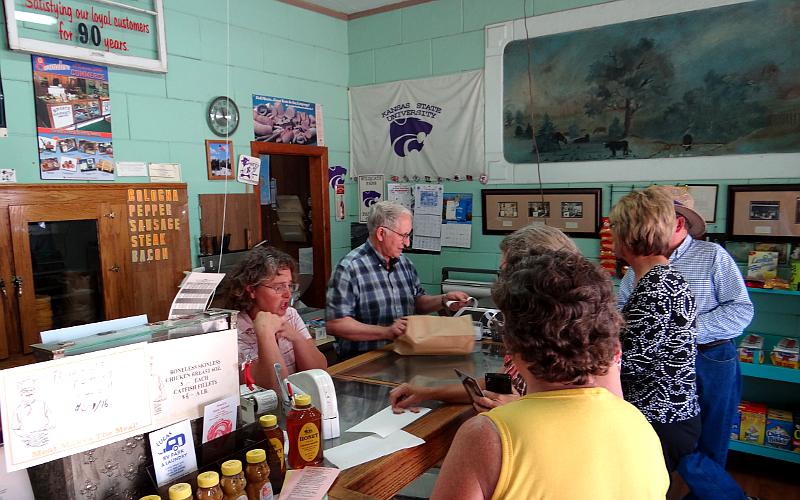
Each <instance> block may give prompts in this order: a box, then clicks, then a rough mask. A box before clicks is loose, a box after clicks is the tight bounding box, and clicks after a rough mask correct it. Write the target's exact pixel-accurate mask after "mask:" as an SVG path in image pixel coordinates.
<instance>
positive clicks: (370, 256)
mask: <svg viewBox="0 0 800 500" xmlns="http://www.w3.org/2000/svg"><path fill="white" fill-rule="evenodd" d="M424 294H425V290H424V289H423V288H422V284H421V283H420V281H419V277H418V276H417V270H416V268H414V264H412V263H411V261H410V260H408V259H407V258H406V257H405V256H404V255H401V256H400V258H398V259H393V262H392V265H391V266H390V269H387V268H386V259H384V258H383V257H382V256H381V255H380V254H378V252H377V250H375V248H374V247H373V246H372V244H371V243H370V242H369V240H367V242H366V243H364V244H363V245H361V246H360V247H358V248H355V249H353V250H351V251H350V253H348V254H347V255H346V256H345V257H344V258H343V259H342V260H341V261H339V264H338V265H337V266H336V269H334V271H333V275H332V276H331V281H330V283H329V284H328V293H327V297H326V299H327V310H326V317H327V319H328V320H332V319H339V318H345V317H348V316H349V317H351V318H353V319H355V320H356V321H359V322H361V323H365V324H368V325H381V326H387V325H391V324H392V323H393V322H394V320H396V319H398V318H401V317H403V316H408V315H409V314H414V311H415V309H416V298H417V297H419V296H420V295H424ZM387 343H388V341H387V340H369V341H358V342H354V341H350V340H346V339H342V338H337V339H336V344H337V345H336V348H337V351H338V353H339V355H340V356H342V357H349V356H353V355H355V354H358V353H362V352H366V351H370V350H373V349H376V348H378V347H381V346H383V345H386V344H387Z"/></svg>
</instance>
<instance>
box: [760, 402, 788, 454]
mask: <svg viewBox="0 0 800 500" xmlns="http://www.w3.org/2000/svg"><path fill="white" fill-rule="evenodd" d="M793 426H794V424H793V422H792V412H790V411H786V410H776V409H773V408H770V409H769V410H768V411H767V421H766V425H765V430H764V444H765V445H767V446H772V447H773V448H781V449H786V450H788V449H789V448H790V447H791V441H792V432H793Z"/></svg>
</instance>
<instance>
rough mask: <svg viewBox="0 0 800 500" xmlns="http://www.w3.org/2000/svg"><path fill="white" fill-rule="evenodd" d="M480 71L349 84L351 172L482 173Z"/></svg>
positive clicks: (447, 175) (388, 175) (409, 175)
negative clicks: (373, 83) (380, 82)
mask: <svg viewBox="0 0 800 500" xmlns="http://www.w3.org/2000/svg"><path fill="white" fill-rule="evenodd" d="M483 102H484V98H483V71H482V70H479V71H469V72H464V73H458V74H455V75H447V76H439V77H434V78H424V79H419V80H406V81H402V82H392V83H386V84H380V85H369V86H364V87H353V88H351V89H350V121H351V132H350V151H351V154H352V155H353V158H352V162H353V164H352V168H351V169H350V174H351V175H352V176H357V175H362V174H384V175H385V176H386V178H387V179H391V178H392V176H397V177H399V178H402V177H404V176H405V177H407V178H408V179H413V177H414V176H418V177H419V178H420V179H422V178H424V177H425V176H430V177H432V178H433V180H436V178H437V177H442V178H450V179H454V178H455V176H459V177H460V178H461V179H464V177H465V176H466V175H467V174H470V175H474V176H475V177H476V178H477V176H478V175H479V174H480V173H481V172H483V170H484V169H483V163H484V154H483V151H484V148H483V121H484V111H483Z"/></svg>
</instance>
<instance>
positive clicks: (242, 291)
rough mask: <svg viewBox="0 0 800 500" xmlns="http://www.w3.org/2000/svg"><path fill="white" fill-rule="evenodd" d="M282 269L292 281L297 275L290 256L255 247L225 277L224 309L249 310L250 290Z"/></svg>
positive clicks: (271, 248)
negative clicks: (285, 270) (286, 270)
mask: <svg viewBox="0 0 800 500" xmlns="http://www.w3.org/2000/svg"><path fill="white" fill-rule="evenodd" d="M284 269H288V270H289V272H291V273H292V279H294V277H295V275H296V274H297V262H295V260H294V259H293V258H292V256H291V255H289V254H287V253H285V252H282V251H280V250H278V249H277V248H274V247H256V248H254V249H252V250H250V252H249V253H248V254H247V256H246V257H245V258H244V259H242V260H241V261H239V263H238V264H236V267H235V268H234V269H233V271H231V273H230V274H229V275H228V276H226V277H225V283H224V285H223V290H224V293H225V297H226V299H225V307H226V308H228V309H235V310H237V311H247V310H249V309H250V308H251V307H252V306H253V299H252V298H251V297H250V288H252V287H254V286H256V285H258V284H259V283H261V282H263V281H264V280H271V279H272V278H274V277H275V275H276V274H278V272H279V271H282V270H284Z"/></svg>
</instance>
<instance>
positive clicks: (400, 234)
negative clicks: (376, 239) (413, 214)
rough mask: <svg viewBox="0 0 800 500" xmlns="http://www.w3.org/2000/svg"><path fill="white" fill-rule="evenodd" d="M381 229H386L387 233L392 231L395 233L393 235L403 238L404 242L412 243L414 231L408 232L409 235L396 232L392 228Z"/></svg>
mask: <svg viewBox="0 0 800 500" xmlns="http://www.w3.org/2000/svg"><path fill="white" fill-rule="evenodd" d="M381 227H382V228H384V229H386V230H387V231H391V232H393V233H394V234H396V235H397V236H399V237H401V238H403V240H408V241H411V233H413V231H409V232H407V233H398V232H397V231H395V230H394V229H392V228H390V227H386V226H381Z"/></svg>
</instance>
